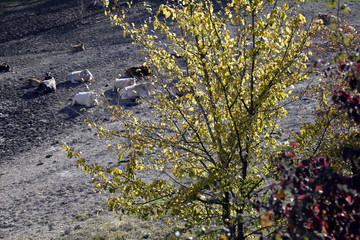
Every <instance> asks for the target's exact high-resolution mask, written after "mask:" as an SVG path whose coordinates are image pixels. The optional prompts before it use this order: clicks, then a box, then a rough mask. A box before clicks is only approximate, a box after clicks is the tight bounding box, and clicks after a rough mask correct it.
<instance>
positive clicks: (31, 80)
mask: <svg viewBox="0 0 360 240" xmlns="http://www.w3.org/2000/svg"><path fill="white" fill-rule="evenodd" d="M26 82H27V84H28V85H29V86H38V85H39V84H40V83H41V80H39V79H37V78H28V79H27V80H26Z"/></svg>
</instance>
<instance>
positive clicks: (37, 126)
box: [0, 0, 360, 239]
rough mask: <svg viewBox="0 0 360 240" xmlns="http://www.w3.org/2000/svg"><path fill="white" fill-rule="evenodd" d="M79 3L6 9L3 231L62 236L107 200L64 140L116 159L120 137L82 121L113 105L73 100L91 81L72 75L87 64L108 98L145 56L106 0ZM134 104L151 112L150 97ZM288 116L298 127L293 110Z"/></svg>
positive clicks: (1, 56)
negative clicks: (48, 78) (45, 88)
mask: <svg viewBox="0 0 360 240" xmlns="http://www.w3.org/2000/svg"><path fill="white" fill-rule="evenodd" d="M79 2H80V1H74V0H38V1H32V3H31V4H30V3H28V4H23V5H21V6H17V7H6V8H5V7H3V8H2V9H0V22H1V24H0V32H1V34H0V50H1V51H0V63H3V62H6V63H8V64H9V65H10V66H11V67H12V70H11V71H10V72H5V73H0V194H1V198H0V239H17V238H19V236H31V234H38V236H40V235H41V236H43V237H42V239H51V238H56V237H57V236H60V235H61V234H65V233H68V232H69V229H70V230H71V229H73V228H74V227H76V223H74V222H73V221H72V219H73V218H74V216H76V214H79V213H83V212H87V211H94V210H96V209H98V208H103V201H104V200H105V198H106V194H102V195H100V194H96V193H95V192H94V191H92V188H91V186H90V184H89V180H90V178H89V176H86V175H85V174H84V173H83V172H82V171H81V170H79V169H77V168H76V166H75V163H74V162H73V161H71V160H69V159H67V158H66V156H65V153H64V152H63V151H62V149H61V145H62V144H63V143H67V144H68V145H70V146H75V147H76V148H78V149H82V150H83V152H85V156H87V157H88V158H90V159H94V160H98V161H101V162H102V163H104V164H109V165H114V164H116V162H114V161H116V160H114V159H116V158H114V156H115V155H114V152H112V151H111V150H108V149H107V147H106V146H107V143H111V142H112V141H113V140H104V139H99V138H98V137H97V136H96V135H95V132H94V130H93V129H90V128H89V127H88V126H87V125H86V123H85V122H84V120H85V119H90V120H92V121H100V122H104V123H107V122H108V120H109V112H108V110H107V109H106V108H105V107H103V106H98V107H94V108H88V109H86V111H82V110H81V107H77V106H74V107H71V106H70V105H69V104H70V100H71V98H72V96H73V95H74V94H75V93H77V92H79V91H85V90H86V86H85V85H81V84H79V85H75V86H74V85H71V84H69V83H67V82H65V76H66V74H67V73H69V72H71V71H75V70H81V69H85V68H86V69H89V70H90V71H91V72H92V73H93V74H94V76H95V81H94V82H92V83H91V85H90V89H94V90H96V91H98V92H104V93H105V97H104V98H103V101H104V102H107V101H115V100H116V98H115V96H114V95H113V94H112V93H111V82H112V81H113V79H114V78H115V77H117V76H118V74H122V73H123V72H124V70H125V69H126V68H127V67H129V66H131V65H134V64H141V63H143V61H144V59H143V57H142V56H141V55H140V54H139V51H138V48H137V46H136V45H133V44H131V42H130V40H129V39H127V38H124V37H122V33H121V29H120V28H119V27H116V26H112V25H111V24H110V23H109V22H108V20H107V18H106V17H105V16H104V15H103V10H102V8H101V7H100V6H89V7H87V8H86V9H84V8H81V7H80V6H79ZM348 5H349V6H350V7H351V8H352V14H351V16H350V19H349V20H350V22H352V23H353V25H354V26H355V27H356V28H357V29H358V30H359V27H360V23H359V22H360V19H359V18H358V17H357V14H356V13H359V11H358V9H359V8H360V3H359V2H356V1H351V2H349V3H348ZM0 6H2V5H0ZM304 11H305V13H306V14H307V15H308V16H314V15H316V14H317V13H318V12H326V11H327V7H326V5H325V4H323V3H316V4H312V5H307V7H306V8H304ZM131 16H132V17H133V21H134V22H136V21H139V20H140V19H142V18H144V17H145V16H146V15H145V11H142V10H141V8H135V9H134V10H133V12H131ZM77 43H84V44H85V47H86V51H82V52H74V51H72V49H71V45H73V44H77ZM48 72H50V73H51V74H52V75H53V76H54V77H55V79H56V80H57V84H58V89H57V91H56V92H55V93H51V94H47V95H39V94H37V93H34V90H35V87H29V86H27V85H26V82H25V81H26V79H27V78H29V77H36V78H39V79H43V77H44V75H45V73H48ZM312 80H314V79H312ZM307 85H308V82H303V83H300V84H299V85H298V86H296V89H295V90H296V91H298V92H301V91H302V90H303V88H304V87H306V86H307ZM124 104H126V103H124ZM313 106H314V104H313V102H312V101H311V100H309V99H302V100H301V101H298V102H296V103H294V104H293V105H292V106H291V107H290V109H289V110H290V111H291V113H293V114H295V113H296V116H297V118H298V119H300V120H301V121H311V116H309V111H311V109H312V108H313ZM132 108H133V109H134V111H135V112H136V113H137V115H139V116H142V117H146V111H147V108H148V107H147V106H146V104H143V105H137V106H133V107H132ZM290 115H291V114H290ZM292 116H294V115H292ZM284 124H285V126H287V127H288V128H289V129H292V128H294V129H295V128H296V127H298V124H294V121H292V120H291V119H288V120H285V121H284ZM25 239H26V238H25ZM33 239H37V238H36V237H35V238H33Z"/></svg>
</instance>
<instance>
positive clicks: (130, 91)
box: [119, 82, 155, 99]
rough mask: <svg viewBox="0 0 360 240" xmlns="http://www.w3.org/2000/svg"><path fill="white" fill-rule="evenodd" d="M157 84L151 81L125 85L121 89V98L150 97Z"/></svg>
mask: <svg viewBox="0 0 360 240" xmlns="http://www.w3.org/2000/svg"><path fill="white" fill-rule="evenodd" d="M154 89H155V86H154V84H153V83H151V82H143V83H138V84H134V85H131V86H128V87H125V88H123V89H121V90H120V91H119V98H120V99H136V98H145V97H149V96H150V93H151V91H153V90H154Z"/></svg>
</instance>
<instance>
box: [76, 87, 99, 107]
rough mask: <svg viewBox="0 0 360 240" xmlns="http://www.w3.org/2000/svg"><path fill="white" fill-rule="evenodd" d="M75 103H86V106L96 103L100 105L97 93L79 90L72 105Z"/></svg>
mask: <svg viewBox="0 0 360 240" xmlns="http://www.w3.org/2000/svg"><path fill="white" fill-rule="evenodd" d="M75 104H79V105H84V106H86V107H93V106H95V105H99V102H98V100H97V94H96V93H95V92H92V91H90V92H79V93H77V94H76V95H75V96H74V97H73V99H72V103H71V106H74V105H75Z"/></svg>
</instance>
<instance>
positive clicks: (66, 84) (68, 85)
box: [56, 81, 85, 89]
mask: <svg viewBox="0 0 360 240" xmlns="http://www.w3.org/2000/svg"><path fill="white" fill-rule="evenodd" d="M83 84H85V82H77V83H72V82H69V81H65V82H60V83H57V84H56V88H67V89H69V88H76V87H78V86H81V85H83Z"/></svg>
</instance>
